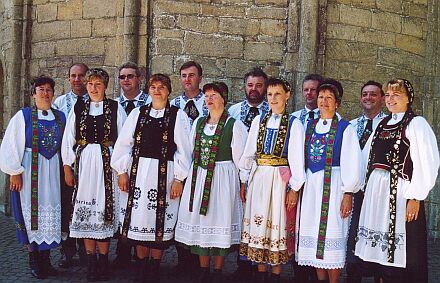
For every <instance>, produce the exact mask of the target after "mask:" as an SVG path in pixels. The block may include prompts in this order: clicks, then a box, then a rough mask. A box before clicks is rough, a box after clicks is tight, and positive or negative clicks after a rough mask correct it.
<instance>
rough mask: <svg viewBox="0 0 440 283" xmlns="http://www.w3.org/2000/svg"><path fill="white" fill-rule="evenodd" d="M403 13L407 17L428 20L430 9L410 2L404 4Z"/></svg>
mask: <svg viewBox="0 0 440 283" xmlns="http://www.w3.org/2000/svg"><path fill="white" fill-rule="evenodd" d="M403 12H404V14H405V15H408V16H411V17H418V18H423V19H427V18H428V12H429V11H428V8H427V7H426V6H425V5H418V4H413V3H409V2H404V3H403Z"/></svg>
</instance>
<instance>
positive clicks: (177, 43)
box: [155, 38, 183, 55]
mask: <svg viewBox="0 0 440 283" xmlns="http://www.w3.org/2000/svg"><path fill="white" fill-rule="evenodd" d="M182 51H183V44H182V41H181V40H178V39H171V38H158V39H157V40H156V52H155V54H158V55H177V54H181V53H182Z"/></svg>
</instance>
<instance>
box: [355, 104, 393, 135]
mask: <svg viewBox="0 0 440 283" xmlns="http://www.w3.org/2000/svg"><path fill="white" fill-rule="evenodd" d="M385 116H386V115H385V113H383V112H382V111H380V112H379V114H377V115H376V117H374V118H373V119H372V120H373V121H374V120H375V119H382V118H384V117H385ZM367 120H368V118H367V117H365V115H362V116H360V117H359V118H357V121H356V134H357V136H358V139H360V138H361V137H362V134H363V133H364V128H365V125H366V122H367Z"/></svg>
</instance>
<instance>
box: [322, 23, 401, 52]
mask: <svg viewBox="0 0 440 283" xmlns="http://www.w3.org/2000/svg"><path fill="white" fill-rule="evenodd" d="M327 38H329V39H345V40H351V41H359V42H367V43H374V44H377V45H380V46H386V47H395V46H396V34H395V33H392V32H386V31H378V30H372V29H369V28H363V27H354V26H347V25H342V24H328V25H327Z"/></svg>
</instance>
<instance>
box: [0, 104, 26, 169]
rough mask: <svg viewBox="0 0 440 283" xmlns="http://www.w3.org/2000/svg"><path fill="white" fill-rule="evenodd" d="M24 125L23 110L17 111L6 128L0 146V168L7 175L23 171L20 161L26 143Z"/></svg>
mask: <svg viewBox="0 0 440 283" xmlns="http://www.w3.org/2000/svg"><path fill="white" fill-rule="evenodd" d="M25 127H26V125H25V121H24V116H23V112H22V111H18V112H17V113H16V114H15V115H14V117H12V119H11V120H10V121H9V125H8V127H7V128H6V132H5V136H4V137H3V141H2V144H1V146H0V169H1V170H2V171H3V172H4V173H6V174H8V175H19V174H21V173H23V171H24V167H23V166H22V164H21V161H22V159H23V155H24V150H25V145H26V135H25Z"/></svg>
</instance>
